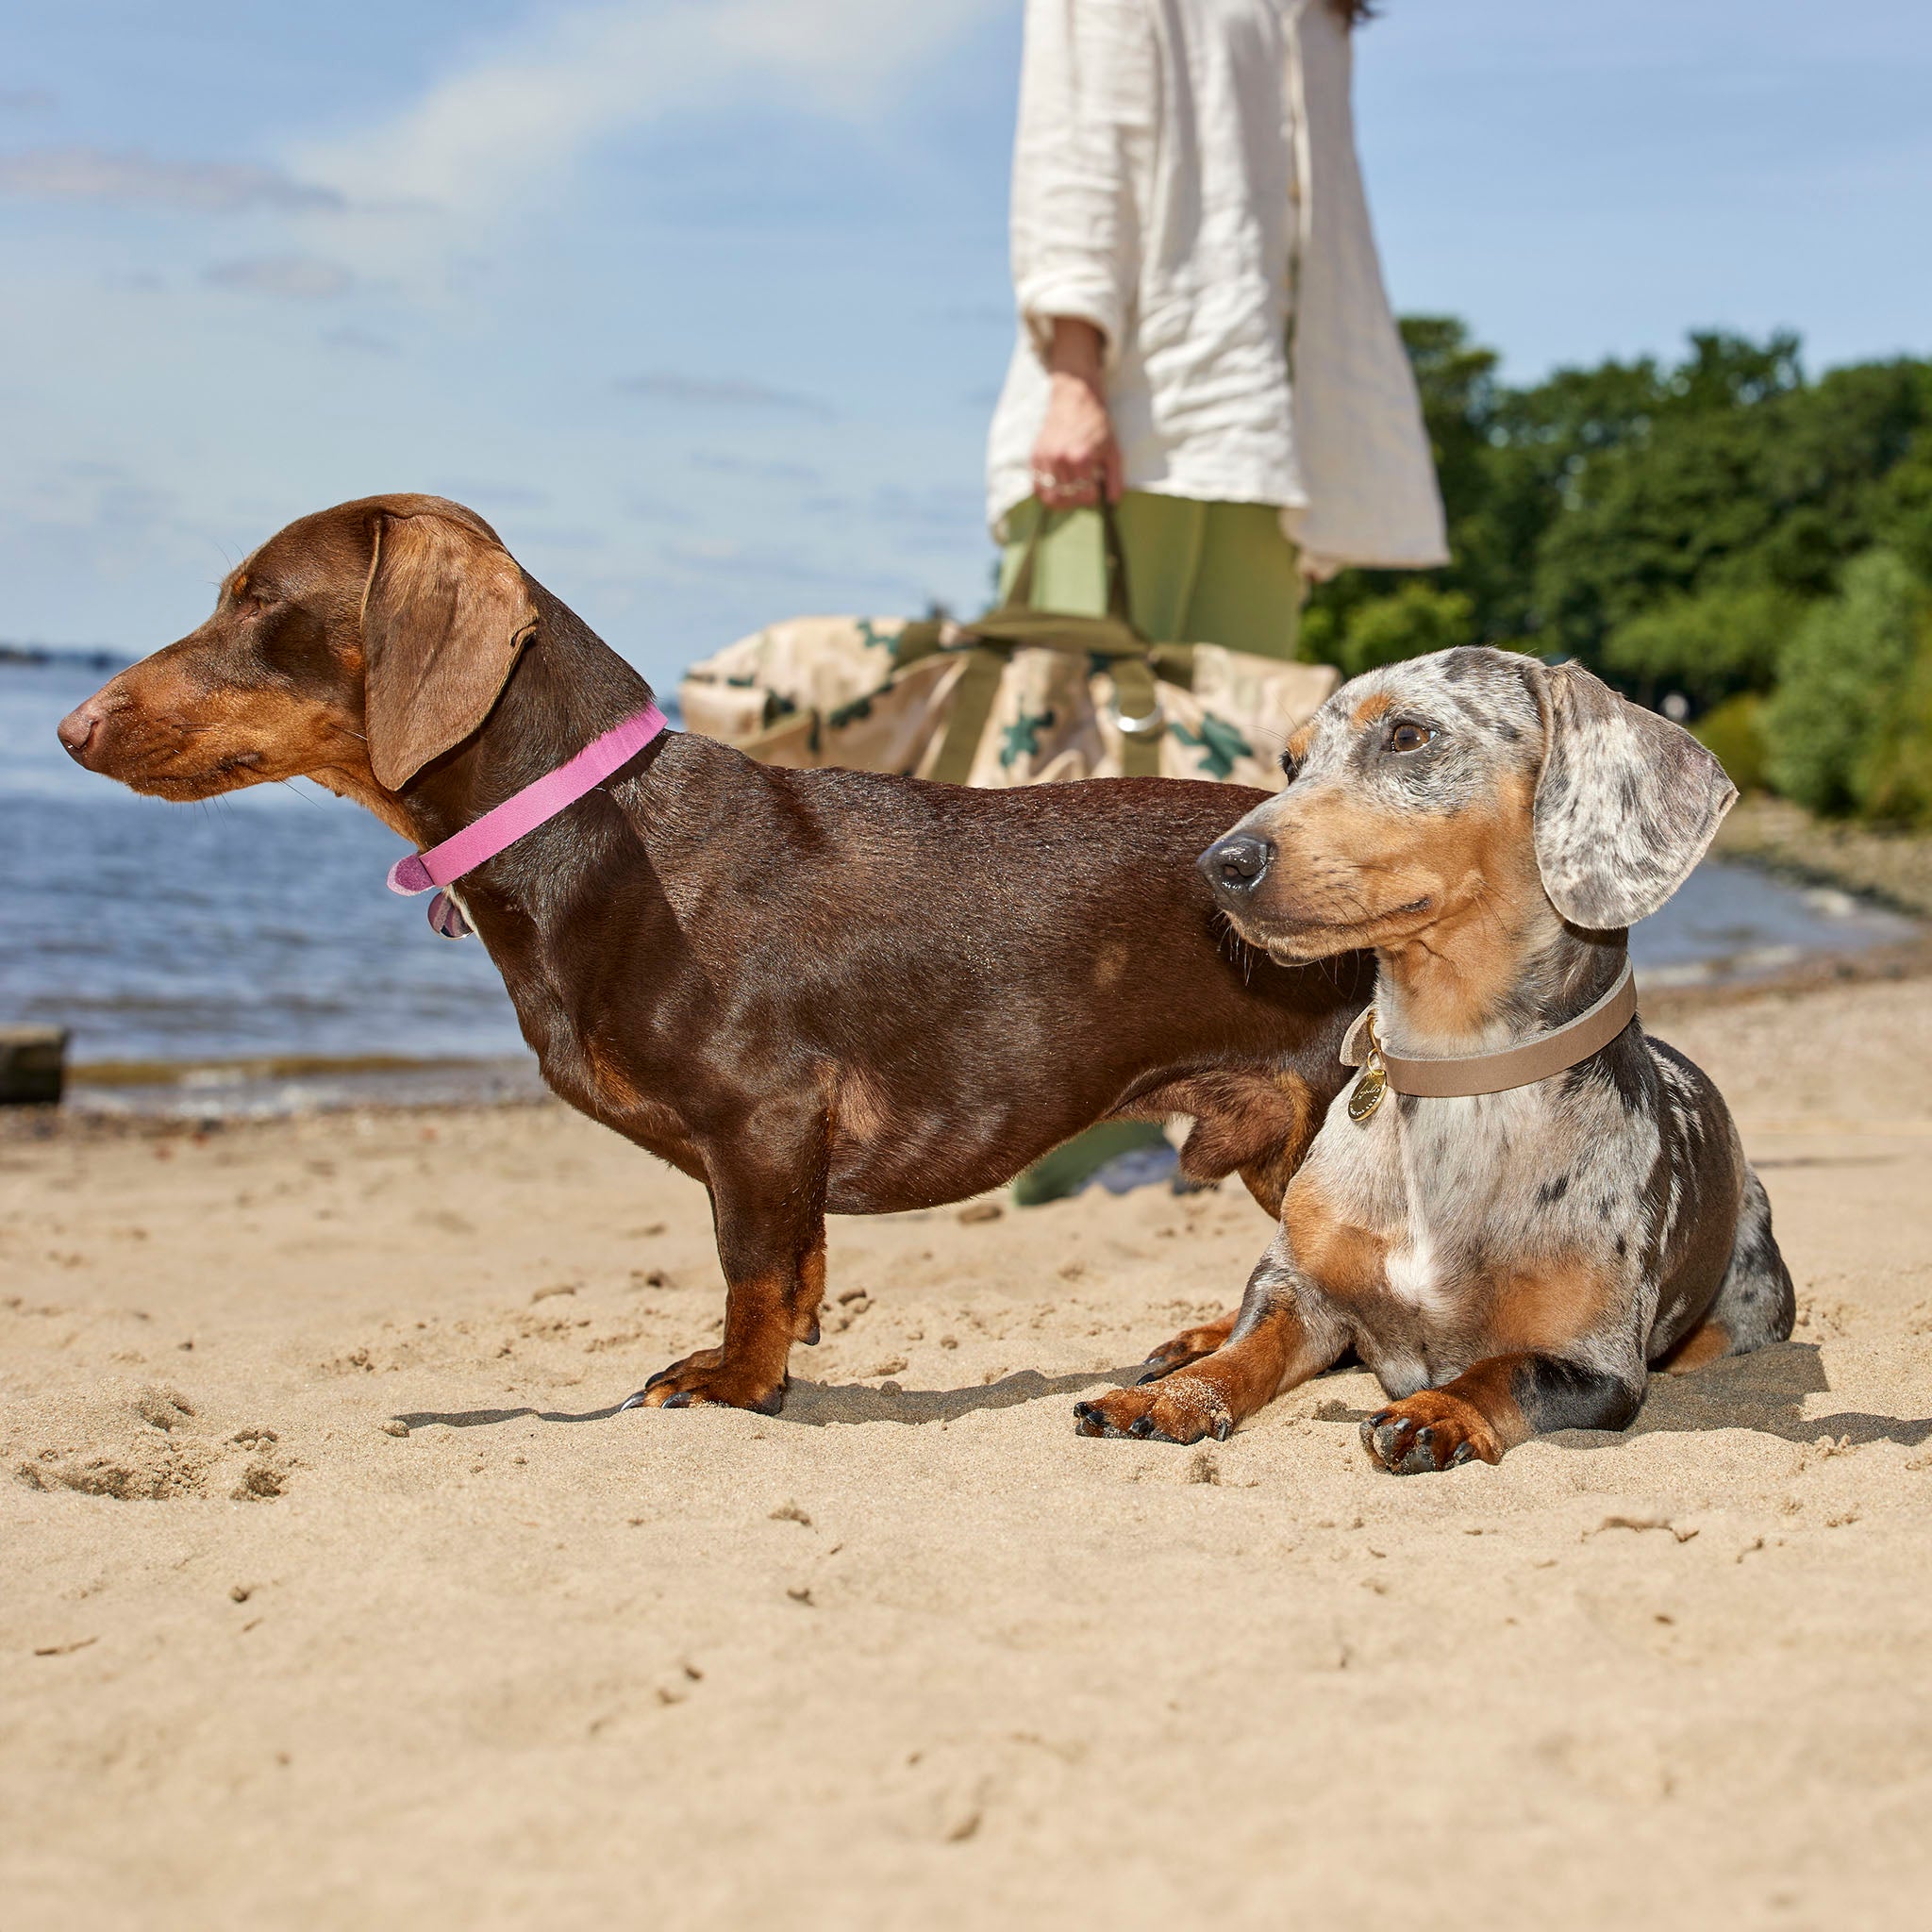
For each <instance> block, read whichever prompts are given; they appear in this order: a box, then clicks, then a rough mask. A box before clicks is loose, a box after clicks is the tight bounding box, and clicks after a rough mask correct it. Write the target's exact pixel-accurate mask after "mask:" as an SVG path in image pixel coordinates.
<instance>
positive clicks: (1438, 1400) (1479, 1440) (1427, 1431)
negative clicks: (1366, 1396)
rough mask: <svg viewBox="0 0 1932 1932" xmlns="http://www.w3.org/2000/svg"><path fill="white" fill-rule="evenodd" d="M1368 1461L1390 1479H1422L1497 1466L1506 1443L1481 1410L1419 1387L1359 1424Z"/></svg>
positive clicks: (1433, 1390) (1435, 1390)
mask: <svg viewBox="0 0 1932 1932" xmlns="http://www.w3.org/2000/svg"><path fill="white" fill-rule="evenodd" d="M1362 1447H1363V1448H1364V1449H1366V1450H1367V1451H1368V1452H1369V1459H1370V1461H1372V1462H1376V1463H1379V1464H1380V1465H1381V1466H1382V1467H1383V1468H1384V1469H1386V1470H1388V1471H1390V1472H1391V1474H1395V1475H1426V1474H1431V1473H1432V1472H1434V1471H1436V1470H1439V1469H1454V1468H1456V1467H1457V1465H1458V1464H1460V1463H1464V1462H1474V1461H1476V1460H1477V1459H1478V1458H1480V1459H1481V1460H1482V1461H1484V1462H1501V1461H1502V1459H1503V1450H1504V1447H1505V1444H1504V1442H1503V1439H1502V1438H1501V1437H1500V1436H1498V1435H1497V1434H1496V1432H1495V1430H1494V1429H1493V1428H1491V1426H1490V1424H1489V1421H1488V1419H1487V1418H1486V1417H1485V1416H1484V1415H1483V1413H1482V1412H1481V1410H1479V1409H1477V1408H1474V1407H1472V1406H1471V1405H1470V1404H1469V1403H1467V1402H1465V1401H1463V1399H1462V1398H1461V1396H1459V1395H1445V1394H1444V1393H1443V1392H1442V1391H1441V1390H1440V1389H1424V1390H1421V1391H1418V1392H1417V1393H1416V1394H1414V1395H1408V1396H1405V1397H1404V1398H1403V1399H1402V1401H1400V1402H1394V1403H1391V1404H1390V1406H1389V1407H1387V1408H1384V1409H1378V1410H1377V1411H1376V1412H1375V1413H1374V1415H1372V1416H1371V1417H1370V1418H1369V1419H1368V1421H1367V1422H1365V1423H1364V1424H1362Z"/></svg>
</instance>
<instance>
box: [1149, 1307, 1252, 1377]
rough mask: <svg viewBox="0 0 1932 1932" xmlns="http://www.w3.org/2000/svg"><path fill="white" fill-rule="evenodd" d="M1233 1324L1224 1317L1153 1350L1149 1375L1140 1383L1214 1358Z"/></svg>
mask: <svg viewBox="0 0 1932 1932" xmlns="http://www.w3.org/2000/svg"><path fill="white" fill-rule="evenodd" d="M1234 1323H1235V1318H1234V1316H1232V1315H1224V1316H1222V1318H1221V1319H1220V1320H1219V1321H1218V1322H1205V1323H1203V1324H1201V1326H1200V1327H1198V1328H1183V1329H1182V1330H1181V1332H1180V1333H1179V1334H1178V1335H1176V1336H1174V1338H1173V1340H1172V1341H1163V1342H1162V1343H1161V1344H1160V1346H1159V1347H1158V1348H1150V1349H1149V1350H1148V1351H1147V1357H1146V1359H1147V1373H1146V1374H1144V1375H1142V1376H1141V1381H1143V1382H1158V1381H1159V1380H1160V1378H1161V1377H1162V1376H1163V1375H1171V1374H1174V1371H1175V1370H1176V1369H1184V1368H1186V1367H1187V1366H1188V1364H1189V1363H1190V1362H1197V1361H1200V1360H1201V1359H1202V1358H1203V1357H1207V1356H1210V1355H1212V1354H1213V1353H1214V1351H1215V1350H1216V1349H1217V1348H1219V1347H1220V1346H1221V1344H1222V1343H1223V1342H1224V1341H1226V1340H1227V1338H1228V1335H1229V1334H1230V1332H1231V1331H1232V1330H1233V1328H1234Z"/></svg>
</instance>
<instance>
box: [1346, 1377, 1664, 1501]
mask: <svg viewBox="0 0 1932 1932" xmlns="http://www.w3.org/2000/svg"><path fill="white" fill-rule="evenodd" d="M1643 1382H1644V1376H1643V1370H1642V1368H1641V1365H1640V1366H1639V1367H1638V1368H1637V1369H1636V1371H1635V1373H1634V1375H1632V1374H1608V1373H1607V1372H1606V1371H1604V1370H1601V1369H1587V1368H1583V1367H1581V1366H1580V1365H1579V1364H1577V1363H1575V1362H1571V1361H1565V1360H1564V1359H1563V1358H1562V1357H1559V1356H1553V1355H1527V1354H1525V1355H1499V1356H1491V1357H1490V1358H1489V1359H1488V1360H1487V1361H1480V1362H1477V1363H1476V1364H1475V1365H1474V1367H1473V1368H1469V1369H1465V1370H1464V1371H1463V1373H1462V1374H1459V1375H1457V1377H1456V1379H1455V1380H1454V1381H1453V1382H1447V1383H1445V1384H1444V1385H1443V1386H1442V1387H1441V1388H1440V1389H1419V1390H1417V1391H1416V1392H1415V1393H1414V1394H1413V1395H1406V1396H1404V1397H1403V1398H1402V1400H1401V1401H1400V1402H1391V1404H1390V1405H1389V1407H1387V1408H1383V1409H1378V1410H1377V1411H1376V1412H1375V1413H1374V1415H1372V1416H1370V1417H1369V1419H1368V1420H1367V1421H1366V1422H1365V1423H1363V1424H1362V1447H1363V1448H1364V1449H1366V1450H1367V1451H1368V1452H1369V1459H1370V1460H1371V1461H1372V1462H1374V1463H1377V1464H1379V1465H1380V1466H1381V1467H1382V1468H1383V1469H1386V1470H1388V1471H1390V1472H1391V1474H1394V1475H1424V1474H1429V1473H1431V1472H1433V1471H1435V1470H1441V1469H1454V1468H1456V1467H1457V1465H1458V1464H1461V1463H1464V1462H1474V1461H1478V1460H1480V1461H1483V1462H1501V1461H1502V1459H1503V1454H1504V1451H1505V1450H1508V1449H1513V1448H1515V1447H1516V1445H1517V1444H1518V1443H1519V1442H1526V1441H1528V1440H1529V1439H1530V1437H1532V1436H1541V1435H1546V1434H1547V1433H1548V1432H1549V1431H1550V1430H1552V1429H1621V1428H1622V1427H1623V1426H1624V1424H1625V1423H1627V1422H1628V1421H1629V1420H1630V1418H1631V1417H1632V1416H1633V1415H1635V1414H1636V1413H1637V1409H1638V1406H1639V1404H1641V1402H1642V1400H1643Z"/></svg>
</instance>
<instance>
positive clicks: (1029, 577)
mask: <svg viewBox="0 0 1932 1932" xmlns="http://www.w3.org/2000/svg"><path fill="white" fill-rule="evenodd" d="M1035 501H1036V502H1037V501H1038V498H1036V499H1035ZM1099 509H1100V531H1101V544H1102V548H1103V551H1104V553H1105V558H1104V561H1103V565H1102V568H1103V569H1104V570H1105V572H1106V574H1107V614H1108V616H1109V617H1111V618H1115V619H1117V620H1118V621H1119V622H1120V623H1122V624H1124V625H1126V626H1127V628H1128V629H1129V630H1133V629H1134V620H1133V618H1132V617H1131V616H1130V615H1129V614H1128V613H1129V610H1130V608H1131V606H1130V604H1129V601H1128V597H1127V554H1126V550H1125V548H1124V545H1123V544H1122V542H1121V525H1120V518H1119V517H1118V515H1116V513H1115V510H1114V507H1113V505H1112V503H1110V502H1109V501H1108V498H1107V496H1106V494H1105V493H1103V494H1102V496H1101V499H1100V504H1099ZM1079 514H1080V512H1079V511H1078V510H1076V509H1075V510H1056V509H1049V508H1047V507H1046V505H1045V504H1043V503H1042V504H1041V506H1040V517H1039V520H1038V522H1036V523H1035V524H1034V525H1033V534H1032V535H1031V536H1030V537H1028V538H1027V540H1026V548H1025V549H1024V551H1023V552H1022V553H1021V557H1020V568H1019V569H1018V570H1016V571H1015V572H1014V573H1013V582H1012V588H1011V589H1010V590H1008V592H1007V596H1006V601H1005V602H1004V603H1003V604H1002V605H1001V606H1000V608H1001V609H1002V610H1031V609H1032V608H1034V603H1033V575H1034V566H1035V564H1036V563H1037V562H1038V560H1039V556H1040V544H1041V539H1042V538H1043V537H1044V536H1045V535H1046V533H1047V531H1048V529H1049V528H1053V527H1058V525H1057V523H1056V521H1055V520H1056V519H1058V518H1059V517H1064V516H1078V515H1079ZM1137 634H1138V633H1137Z"/></svg>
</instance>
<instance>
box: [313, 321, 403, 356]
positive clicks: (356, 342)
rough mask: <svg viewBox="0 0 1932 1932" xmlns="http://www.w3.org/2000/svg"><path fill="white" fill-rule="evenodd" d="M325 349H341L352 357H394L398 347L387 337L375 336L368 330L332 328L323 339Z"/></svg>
mask: <svg viewBox="0 0 1932 1932" xmlns="http://www.w3.org/2000/svg"><path fill="white" fill-rule="evenodd" d="M322 345H323V347H324V348H325V349H341V350H342V351H343V352H344V353H345V354H347V355H351V356H393V355H395V354H396V353H397V351H396V345H395V344H394V343H393V342H392V341H390V340H389V339H388V337H386V336H373V335H371V334H370V333H369V332H368V331H367V330H366V329H359V328H332V329H328V330H325V332H324V334H323V338H322Z"/></svg>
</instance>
